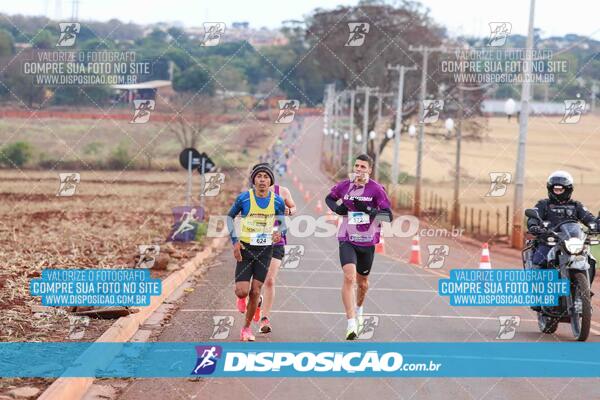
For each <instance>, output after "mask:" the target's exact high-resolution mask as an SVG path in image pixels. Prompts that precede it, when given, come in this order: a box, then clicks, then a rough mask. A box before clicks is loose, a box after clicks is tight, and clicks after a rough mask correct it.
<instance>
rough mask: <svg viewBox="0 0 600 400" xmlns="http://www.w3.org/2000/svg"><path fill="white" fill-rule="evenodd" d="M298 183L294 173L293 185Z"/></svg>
mask: <svg viewBox="0 0 600 400" xmlns="http://www.w3.org/2000/svg"><path fill="white" fill-rule="evenodd" d="M297 184H298V177H297V176H296V175H294V185H297Z"/></svg>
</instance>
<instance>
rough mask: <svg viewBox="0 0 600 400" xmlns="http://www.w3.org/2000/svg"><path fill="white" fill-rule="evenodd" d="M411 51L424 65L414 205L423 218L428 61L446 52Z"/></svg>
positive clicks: (417, 213)
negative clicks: (419, 57)
mask: <svg viewBox="0 0 600 400" xmlns="http://www.w3.org/2000/svg"><path fill="white" fill-rule="evenodd" d="M408 49H409V50H410V51H416V52H419V53H421V55H422V56H423V65H422V68H423V70H422V72H421V96H420V99H419V100H420V101H419V118H420V120H419V139H418V142H417V171H416V183H415V198H414V204H413V214H414V215H415V217H420V216H421V181H422V163H423V140H424V137H425V123H424V122H423V111H424V110H423V107H424V105H423V102H424V101H425V97H426V95H427V59H428V58H429V54H431V53H433V52H435V51H445V48H444V47H424V46H419V47H413V46H410V47H409V48H408Z"/></svg>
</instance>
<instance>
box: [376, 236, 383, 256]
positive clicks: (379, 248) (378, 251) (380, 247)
mask: <svg viewBox="0 0 600 400" xmlns="http://www.w3.org/2000/svg"><path fill="white" fill-rule="evenodd" d="M375 253H376V254H383V253H385V239H384V238H383V236H380V237H379V243H377V244H376V245H375Z"/></svg>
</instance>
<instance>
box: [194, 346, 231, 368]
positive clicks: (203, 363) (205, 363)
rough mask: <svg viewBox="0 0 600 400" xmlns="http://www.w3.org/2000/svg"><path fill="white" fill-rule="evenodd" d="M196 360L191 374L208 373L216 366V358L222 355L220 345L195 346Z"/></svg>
mask: <svg viewBox="0 0 600 400" xmlns="http://www.w3.org/2000/svg"><path fill="white" fill-rule="evenodd" d="M196 353H197V354H198V360H197V361H196V368H194V370H193V371H192V375H210V374H212V373H213V372H215V369H216V368H217V360H218V359H220V358H221V356H222V355H223V349H222V348H221V346H196Z"/></svg>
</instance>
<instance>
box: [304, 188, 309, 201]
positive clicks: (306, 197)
mask: <svg viewBox="0 0 600 400" xmlns="http://www.w3.org/2000/svg"><path fill="white" fill-rule="evenodd" d="M304 201H306V202H307V203H308V202H309V201H310V191H308V190H307V191H306V193H304Z"/></svg>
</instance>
